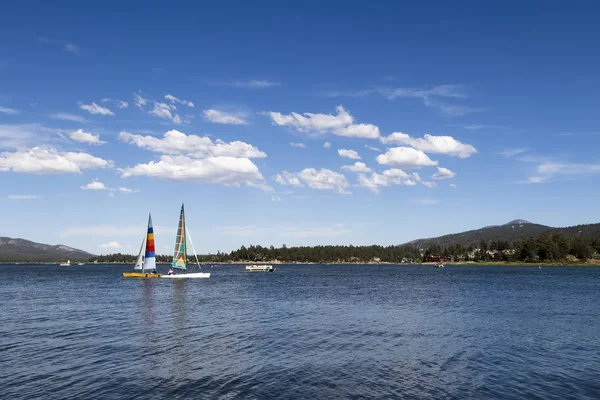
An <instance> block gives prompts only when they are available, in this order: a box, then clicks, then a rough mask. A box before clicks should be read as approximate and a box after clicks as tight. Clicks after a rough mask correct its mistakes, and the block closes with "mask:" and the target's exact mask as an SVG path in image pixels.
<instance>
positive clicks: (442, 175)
mask: <svg viewBox="0 0 600 400" xmlns="http://www.w3.org/2000/svg"><path fill="white" fill-rule="evenodd" d="M437 169H438V172H436V173H435V174H433V175H432V178H433V179H450V178H454V177H455V176H456V173H454V172H452V171H450V170H449V169H448V168H443V167H437Z"/></svg>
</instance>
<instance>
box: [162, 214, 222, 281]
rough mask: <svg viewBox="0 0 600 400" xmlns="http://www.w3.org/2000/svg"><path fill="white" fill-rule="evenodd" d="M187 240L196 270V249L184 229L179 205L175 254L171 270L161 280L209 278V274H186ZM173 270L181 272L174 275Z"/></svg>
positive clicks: (183, 219)
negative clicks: (192, 253) (192, 252)
mask: <svg viewBox="0 0 600 400" xmlns="http://www.w3.org/2000/svg"><path fill="white" fill-rule="evenodd" d="M188 238H189V240H190V244H191V245H192V250H193V251H194V256H195V257H196V264H197V265H198V269H202V267H200V262H199V261H198V255H197V254H196V249H194V243H192V237H191V236H190V234H189V232H187V229H186V228H185V211H184V208H183V204H182V205H181V212H180V213H179V226H178V227H177V236H176V237H175V253H174V254H173V262H172V263H171V269H170V270H169V272H168V273H167V274H164V275H162V276H161V277H162V278H169V279H197V278H210V272H192V273H187V239H188ZM175 270H179V271H181V272H179V273H176V272H175Z"/></svg>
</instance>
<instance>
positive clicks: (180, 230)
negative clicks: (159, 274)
mask: <svg viewBox="0 0 600 400" xmlns="http://www.w3.org/2000/svg"><path fill="white" fill-rule="evenodd" d="M172 266H173V268H179V269H186V268H187V257H186V241H185V213H184V211H183V204H182V205H181V213H180V214H179V226H178V227H177V237H176V238H175V253H174V254H173V263H172Z"/></svg>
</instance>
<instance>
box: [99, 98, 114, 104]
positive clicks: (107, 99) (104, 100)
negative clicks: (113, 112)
mask: <svg viewBox="0 0 600 400" xmlns="http://www.w3.org/2000/svg"><path fill="white" fill-rule="evenodd" d="M111 100H112V99H111V98H110V97H105V98H103V99H100V101H101V102H103V103H108V102H109V101H111Z"/></svg>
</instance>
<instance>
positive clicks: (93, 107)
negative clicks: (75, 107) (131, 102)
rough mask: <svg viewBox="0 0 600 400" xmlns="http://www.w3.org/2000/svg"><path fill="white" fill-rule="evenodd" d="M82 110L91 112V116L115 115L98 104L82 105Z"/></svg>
mask: <svg viewBox="0 0 600 400" xmlns="http://www.w3.org/2000/svg"><path fill="white" fill-rule="evenodd" d="M79 108H81V109H82V110H85V111H87V112H89V113H90V114H99V115H115V113H114V112H112V111H110V110H109V109H108V108H106V107H102V106H99V105H98V104H96V103H92V104H81V105H80V106H79Z"/></svg>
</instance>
